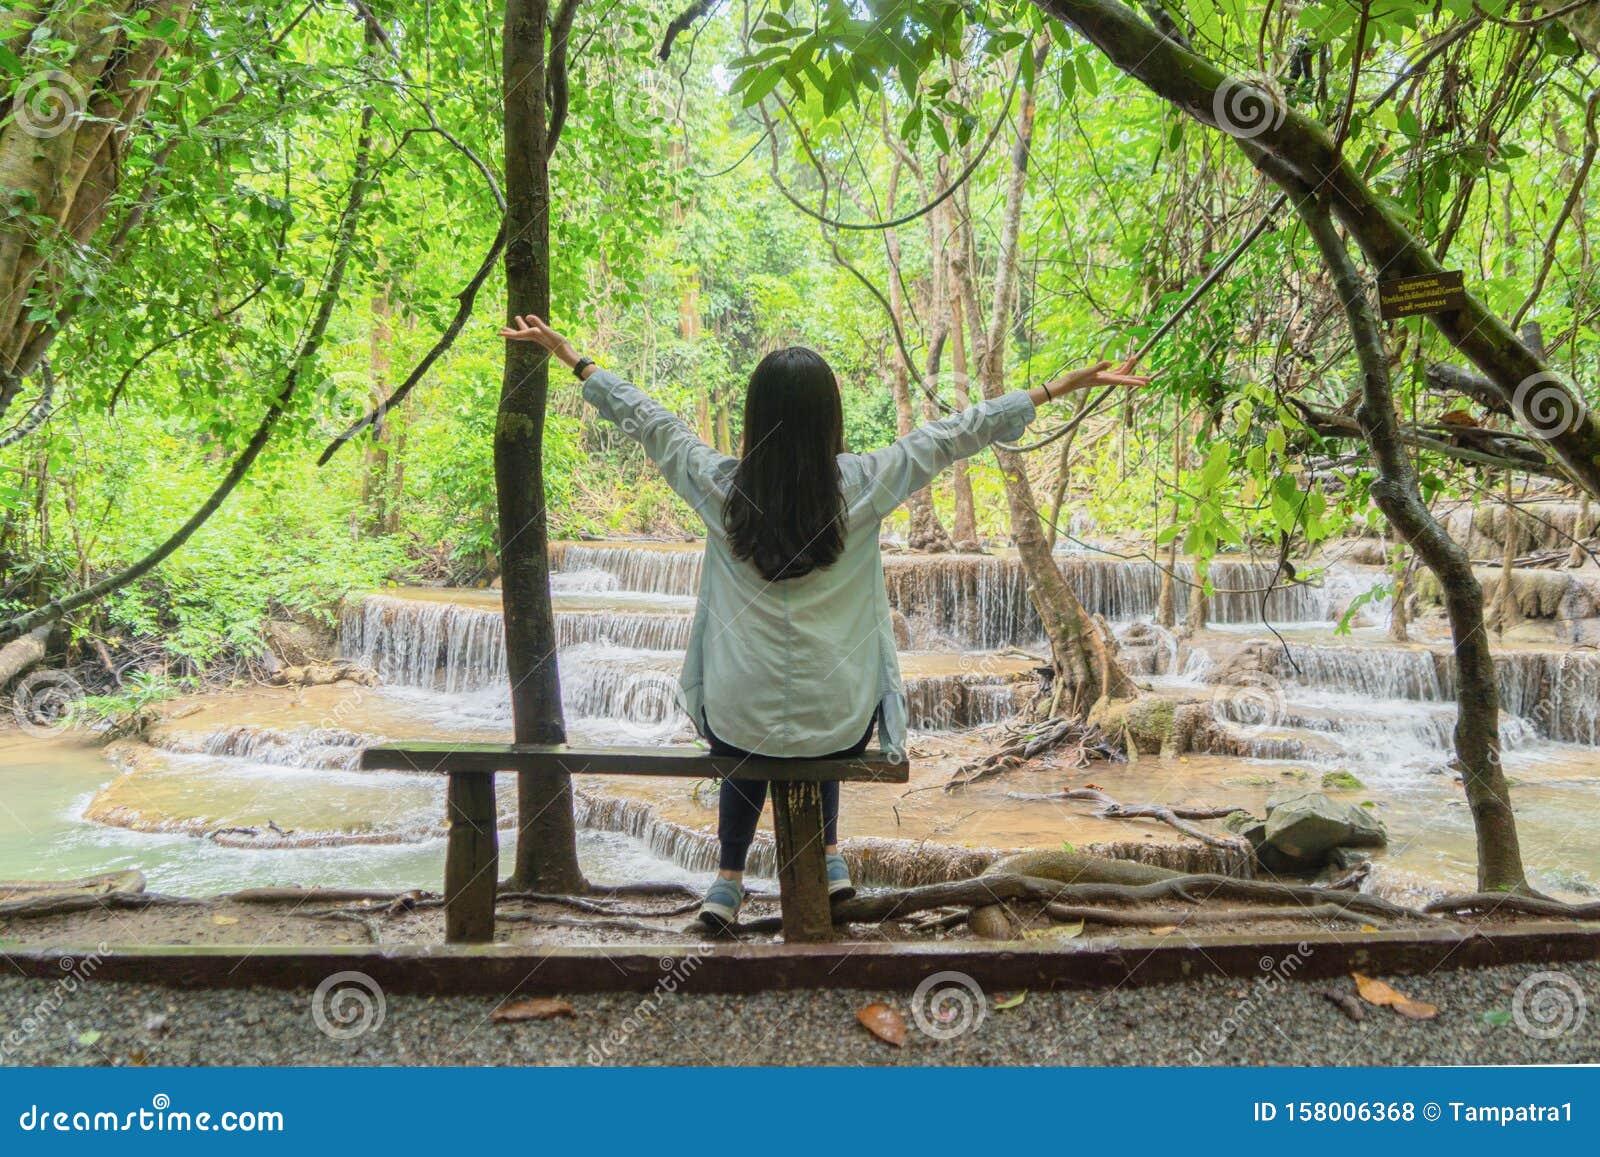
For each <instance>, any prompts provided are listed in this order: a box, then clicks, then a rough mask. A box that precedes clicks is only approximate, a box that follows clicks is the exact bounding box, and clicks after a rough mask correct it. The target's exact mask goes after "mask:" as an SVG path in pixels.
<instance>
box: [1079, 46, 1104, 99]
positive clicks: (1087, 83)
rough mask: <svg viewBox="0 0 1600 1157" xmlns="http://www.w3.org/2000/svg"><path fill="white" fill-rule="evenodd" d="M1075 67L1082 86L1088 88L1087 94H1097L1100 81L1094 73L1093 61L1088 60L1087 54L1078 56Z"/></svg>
mask: <svg viewBox="0 0 1600 1157" xmlns="http://www.w3.org/2000/svg"><path fill="white" fill-rule="evenodd" d="M1075 67H1076V69H1077V72H1078V80H1079V81H1080V82H1081V83H1082V84H1083V87H1084V88H1085V89H1086V90H1088V93H1089V95H1090V96H1099V95H1100V81H1099V79H1098V78H1097V77H1096V76H1095V74H1094V64H1093V62H1092V61H1090V59H1089V58H1088V57H1087V56H1080V57H1078V59H1077V63H1076V65H1075Z"/></svg>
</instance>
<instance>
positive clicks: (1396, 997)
mask: <svg viewBox="0 0 1600 1157" xmlns="http://www.w3.org/2000/svg"><path fill="white" fill-rule="evenodd" d="M1350 975H1351V977H1352V978H1353V979H1354V980H1355V982H1356V991H1357V992H1359V993H1360V994H1361V999H1362V1000H1364V1001H1366V1002H1367V1003H1368V1004H1381V1005H1387V1006H1388V1007H1390V1008H1392V1009H1394V1010H1395V1011H1396V1012H1398V1013H1399V1014H1400V1015H1401V1016H1409V1017H1410V1018H1411V1019H1412V1020H1432V1019H1433V1018H1434V1017H1436V1016H1438V1015H1439V1009H1438V1006H1436V1005H1432V1004H1429V1003H1428V1002H1427V1001H1425V1000H1412V999H1411V998H1410V997H1409V996H1407V995H1406V994H1405V993H1403V992H1401V991H1399V990H1398V989H1396V988H1393V987H1391V986H1390V985H1388V984H1385V983H1384V982H1383V981H1381V980H1374V979H1373V978H1372V977H1370V976H1363V975H1362V974H1361V973H1359V972H1352V973H1351V974H1350Z"/></svg>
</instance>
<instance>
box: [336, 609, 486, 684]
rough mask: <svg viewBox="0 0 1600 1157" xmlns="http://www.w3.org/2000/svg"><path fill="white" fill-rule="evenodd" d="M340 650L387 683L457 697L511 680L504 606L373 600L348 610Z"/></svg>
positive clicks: (341, 632) (344, 618) (341, 627)
mask: <svg viewBox="0 0 1600 1157" xmlns="http://www.w3.org/2000/svg"><path fill="white" fill-rule="evenodd" d="M339 646H340V649H341V651H342V653H343V654H344V656H345V657H346V658H349V659H355V660H358V661H359V662H361V663H364V664H365V665H367V666H368V667H371V668H373V669H374V670H375V671H377V672H378V673H379V675H380V676H381V677H382V679H383V681H384V682H385V683H390V684H399V685H401V686H405V687H427V688H432V689H434V690H438V691H445V692H451V693H454V692H460V691H471V690H475V689H477V688H480V687H485V686H488V685H489V684H491V683H497V682H498V683H502V684H503V683H507V682H508V681H509V677H508V675H507V673H506V642H505V631H504V629H503V627H502V625H501V618H500V610H499V608H498V607H485V606H472V605H467V604H464V603H453V602H436V601H431V600H429V601H424V600H421V599H405V598H396V597H394V596H392V595H381V594H380V595H368V596H367V597H366V598H364V599H362V600H361V601H360V602H359V603H356V604H354V605H347V606H346V608H345V611H344V614H343V616H342V618H341V621H340V629H339Z"/></svg>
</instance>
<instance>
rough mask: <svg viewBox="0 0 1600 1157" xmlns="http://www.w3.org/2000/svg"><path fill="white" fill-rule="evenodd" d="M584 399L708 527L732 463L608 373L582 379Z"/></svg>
mask: <svg viewBox="0 0 1600 1157" xmlns="http://www.w3.org/2000/svg"><path fill="white" fill-rule="evenodd" d="M583 397H584V400H585V401H587V402H588V403H589V404H590V405H591V406H593V407H594V408H595V409H596V410H598V411H600V416H601V417H602V418H604V419H605V420H606V421H608V422H611V423H613V424H614V425H615V426H616V427H617V428H618V429H619V430H621V431H622V432H623V433H624V434H626V435H627V436H628V437H630V438H632V439H633V440H634V441H636V442H638V443H639V445H640V446H642V447H643V448H644V452H645V454H646V455H648V456H649V458H650V461H652V462H654V463H655V464H656V467H657V468H658V469H659V470H660V471H661V476H662V477H663V478H664V479H665V480H666V483H667V485H668V486H670V487H672V489H673V491H674V493H676V494H677V495H678V497H680V498H682V499H683V500H684V501H685V502H687V503H688V504H689V505H690V507H692V508H693V509H694V512H695V513H696V514H698V515H700V517H701V518H704V519H706V520H707V521H710V520H711V519H712V518H713V517H714V516H715V514H716V511H717V509H718V507H719V506H720V503H721V489H720V487H719V486H718V481H719V479H720V478H721V477H722V476H723V475H724V474H725V473H726V468H725V465H724V464H725V463H728V462H730V461H731V459H729V458H728V457H727V456H726V455H724V454H718V453H717V452H716V451H715V450H713V449H712V448H711V447H710V446H707V445H706V444H705V443H704V442H702V441H701V440H700V439H699V438H697V437H696V436H695V434H694V431H692V430H691V429H690V428H689V424H688V423H687V422H685V421H684V420H683V419H682V418H680V417H678V416H677V415H676V414H674V413H673V412H672V411H671V410H669V409H667V408H666V407H665V406H663V405H662V404H661V403H660V402H657V401H655V400H654V399H653V398H651V397H650V396H649V395H648V394H646V393H645V392H644V391H643V390H641V389H639V387H638V386H635V385H634V384H633V383H632V382H629V381H626V380H624V379H623V378H621V377H619V376H618V375H617V374H614V373H612V372H611V371H610V370H596V371H595V372H594V373H592V374H590V375H589V376H588V377H587V378H585V379H584V383H583Z"/></svg>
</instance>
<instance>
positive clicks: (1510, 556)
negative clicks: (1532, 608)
mask: <svg viewBox="0 0 1600 1157" xmlns="http://www.w3.org/2000/svg"><path fill="white" fill-rule="evenodd" d="M1513 494H1514V491H1513V490H1512V488H1511V471H1509V470H1507V471H1506V478H1505V486H1504V496H1505V521H1504V522H1502V523H1501V526H1502V527H1503V528H1504V529H1503V531H1502V532H1501V540H1500V582H1499V583H1498V584H1496V587H1495V602H1494V616H1493V626H1494V633H1495V635H1496V636H1497V637H1503V636H1504V635H1505V633H1506V628H1507V627H1514V626H1516V625H1517V586H1516V582H1517V574H1516V571H1517V542H1518V539H1519V538H1520V535H1519V533H1518V527H1517V507H1516V503H1515V502H1513V501H1512V497H1513Z"/></svg>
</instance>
